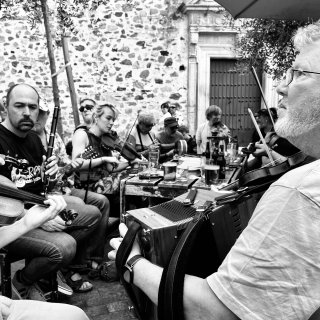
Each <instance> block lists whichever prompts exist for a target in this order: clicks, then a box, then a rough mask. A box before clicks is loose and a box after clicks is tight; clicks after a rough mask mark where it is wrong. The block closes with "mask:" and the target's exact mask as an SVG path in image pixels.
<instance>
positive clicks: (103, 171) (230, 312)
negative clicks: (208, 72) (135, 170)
mask: <svg viewBox="0 0 320 320" xmlns="http://www.w3.org/2000/svg"><path fill="white" fill-rule="evenodd" d="M295 46H296V48H297V50H299V54H298V56H297V58H296V61H295V62H294V68H291V69H289V70H288V72H287V74H286V77H285V79H284V80H283V81H282V82H281V84H280V85H279V87H278V88H277V92H278V94H279V95H280V97H281V100H280V103H279V107H278V108H277V109H275V108H271V109H269V110H268V109H262V110H260V111H258V112H257V113H256V114H255V121H256V123H257V125H258V128H257V130H258V132H255V133H254V134H253V137H252V144H251V146H250V148H249V147H248V148H247V149H251V150H249V152H250V154H251V158H250V161H248V162H247V164H246V171H251V170H253V169H258V168H261V167H264V166H266V165H271V166H272V165H273V163H272V162H273V161H272V159H274V160H285V159H287V158H290V157H292V156H294V155H295V154H297V153H299V152H300V151H301V150H302V151H303V152H304V153H305V154H306V155H308V156H310V158H309V159H312V160H314V159H316V158H318V157H319V155H320V149H319V143H318V141H319V138H320V137H319V135H320V112H319V110H320V95H319V90H318V80H319V72H320V69H319V62H320V61H319V59H320V58H319V57H320V55H319V51H320V24H319V23H315V24H313V25H311V26H309V27H306V28H304V29H300V31H299V32H298V35H297V36H296V38H295ZM4 102H5V108H3V110H2V112H1V116H2V117H3V119H2V120H3V121H2V122H1V124H0V154H2V155H4V156H3V158H1V160H0V162H1V163H0V164H1V166H0V176H1V181H2V182H1V184H4V185H8V186H10V187H13V188H15V189H17V190H21V191H23V192H27V193H28V194H33V195H37V196H41V197H43V201H44V203H45V206H43V205H34V204H33V203H29V202H28V201H23V200H21V199H20V200H17V199H12V201H14V203H15V204H16V207H15V209H13V210H15V211H16V212H17V213H18V215H17V221H16V222H15V223H12V224H10V225H8V226H4V227H1V228H0V246H1V247H4V246H5V247H6V249H7V250H8V255H9V257H10V258H11V259H12V260H15V259H25V261H26V263H25V266H24V267H23V268H22V269H21V270H18V271H17V272H16V273H15V275H14V277H13V279H12V288H13V291H14V292H15V294H16V295H17V296H19V297H20V298H21V299H22V300H20V301H18V302H14V301H12V300H10V299H8V298H6V297H3V296H2V297H0V298H1V300H0V301H1V313H2V316H3V317H4V318H5V319H6V318H8V319H20V314H19V312H22V310H23V312H24V313H25V315H24V318H23V319H41V318H46V319H87V316H86V315H85V314H84V313H83V312H82V311H81V310H80V309H79V308H76V307H73V306H68V305H63V304H51V303H48V302H46V301H47V296H46V292H45V289H48V290H52V288H50V284H51V282H50V277H52V276H54V277H56V280H57V284H58V291H59V292H60V293H61V294H64V295H72V294H73V292H77V293H83V292H88V291H90V290H92V287H93V286H92V283H91V282H90V281H87V280H84V279H83V278H82V274H83V273H87V274H88V278H89V280H90V279H94V278H98V277H100V278H102V279H105V280H107V281H113V280H117V279H118V278H117V277H115V278H112V277H111V278H110V276H109V277H108V272H110V270H108V268H115V266H114V264H112V263H108V264H106V257H105V252H104V249H105V245H106V239H107V235H108V223H109V219H110V215H112V214H113V213H112V212H110V196H111V194H113V193H114V192H115V191H116V190H117V189H118V186H119V181H120V179H121V174H122V173H123V172H125V171H126V170H127V169H128V168H132V167H135V166H137V165H139V162H141V161H145V160H147V159H148V153H149V150H150V148H152V147H153V146H158V147H159V148H160V157H159V158H160V162H165V161H169V160H171V159H172V158H173V157H174V155H175V152H176V147H175V146H176V142H177V141H180V140H185V141H186V142H187V144H188V153H191V154H198V155H201V154H202V153H203V152H205V149H206V145H207V141H208V138H209V137H211V136H212V135H215V136H220V137H223V138H225V139H226V141H229V139H230V138H231V136H230V130H229V128H228V127H227V125H226V124H224V123H222V121H221V116H222V111H221V109H220V107H219V106H214V105H213V106H210V107H209V108H208V109H207V110H206V114H205V115H206V121H205V122H204V123H203V124H201V125H200V126H199V127H198V128H197V131H196V135H195V137H192V136H191V135H190V134H189V130H188V127H187V126H186V125H185V124H184V123H183V118H182V116H181V115H180V114H179V110H177V105H175V104H173V103H170V102H165V103H163V104H162V105H161V106H159V108H161V111H162V114H163V115H162V117H161V118H160V119H155V117H154V115H153V114H151V113H148V112H144V111H140V112H139V113H138V115H137V119H136V121H135V123H134V124H133V126H132V128H131V130H130V132H129V134H128V137H127V139H126V140H125V141H121V139H120V137H119V136H118V135H117V133H116V132H115V131H113V130H112V127H113V124H114V122H115V121H116V119H117V118H118V117H119V113H118V110H117V108H116V107H115V105H114V104H112V103H97V102H96V101H95V100H94V99H91V98H90V97H85V98H83V99H82V100H81V101H80V104H79V111H80V113H81V115H82V117H83V124H81V125H80V126H78V127H77V128H76V129H75V131H74V133H73V136H72V141H70V142H69V143H68V144H67V146H65V145H64V142H63V140H62V139H61V137H59V135H58V134H57V133H55V136H54V144H53V145H52V144H50V140H52V139H50V138H51V137H50V133H49V132H50V124H48V123H47V120H48V118H49V116H50V112H49V110H48V108H47V107H46V106H45V105H44V104H43V101H42V99H41V97H40V96H39V93H38V91H37V90H36V88H34V87H32V86H31V85H29V84H18V85H13V86H12V87H10V88H9V90H8V92H7V95H6V98H5V101H4ZM48 127H49V128H48ZM50 148H52V149H53V152H52V155H50V153H48V150H50ZM48 154H49V155H50V156H49V157H47V155H48ZM301 164H302V163H301ZM318 164H319V162H318V161H311V160H309V161H308V163H307V164H305V163H303V165H301V166H299V167H298V168H296V169H294V170H291V171H289V172H288V173H286V174H285V175H284V176H282V177H281V178H280V179H279V180H277V181H276V182H274V183H273V184H272V185H271V187H270V188H269V189H268V191H267V192H266V193H265V194H264V196H263V198H262V199H261V201H260V202H259V204H258V205H257V208H256V210H255V212H254V214H253V216H252V218H251V220H250V222H249V225H248V227H247V228H246V229H245V230H244V231H243V232H242V234H241V236H240V238H239V239H238V241H237V242H236V244H235V245H234V247H233V248H232V249H231V251H230V253H229V254H228V256H227V258H226V259H225V261H224V262H223V264H222V265H221V267H220V268H219V270H218V271H217V272H215V273H213V274H212V275H211V276H209V277H208V278H207V279H200V278H197V277H194V276H188V275H187V276H186V277H185V280H184V298H183V301H184V314H185V319H238V318H240V319H250V320H251V319H308V318H309V317H310V316H311V315H312V314H313V313H314V312H315V311H316V310H317V309H318V308H319V307H320V292H319V287H320V280H319V279H320V258H319V256H320V255H319V249H320V244H319V240H318V239H319V230H320V229H319V228H320V218H319V217H320V215H319V209H320V200H319V199H320V198H319V187H318V186H319V183H318V182H317V181H318V178H319V168H318ZM21 197H23V193H22V194H21ZM21 202H22V203H23V204H22V206H21ZM0 208H1V210H2V211H3V212H5V211H7V210H8V208H9V206H8V204H6V203H4V204H2V205H0ZM10 208H11V206H10ZM39 213H41V214H39ZM126 231H127V227H126V226H125V225H124V224H120V237H119V238H114V239H112V240H111V242H110V244H111V245H112V247H113V248H114V250H113V251H111V252H110V253H109V258H110V259H111V260H114V259H115V256H116V253H117V249H118V247H119V245H120V243H121V241H122V238H123V237H124V236H125V234H126ZM208 254H210V248H208ZM128 264H129V265H130V268H128V271H127V272H126V275H125V279H126V281H128V282H129V281H131V282H133V283H134V285H136V286H137V287H139V288H140V289H141V290H143V292H145V294H146V295H147V296H148V297H149V298H150V299H151V300H152V301H153V302H154V303H155V304H157V298H158V289H159V283H160V278H161V274H162V268H160V267H159V266H156V265H154V264H152V263H151V262H149V261H148V260H147V259H146V258H145V257H143V256H142V255H141V251H140V248H139V245H138V243H135V244H134V246H133V249H132V252H131V254H130V255H129V258H128ZM111 271H112V270H111ZM113 274H114V275H115V274H116V273H113ZM133 275H134V277H133ZM106 285H107V284H106ZM31 300H32V301H31ZM35 312H36V313H37V314H35ZM44 314H45V316H44Z"/></svg>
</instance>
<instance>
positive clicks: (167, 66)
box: [0, 0, 237, 141]
mask: <svg viewBox="0 0 320 320" xmlns="http://www.w3.org/2000/svg"><path fill="white" fill-rule="evenodd" d="M51 9H53V10H55V9H56V8H54V7H52V8H51ZM20 13H21V11H20ZM229 21H230V16H229V17H228V14H227V13H226V12H225V11H224V10H223V8H221V7H220V6H219V5H218V4H217V3H215V2H214V1H212V0H202V1H199V0H189V1H186V2H185V3H183V2H181V0H145V1H133V0H110V1H109V2H108V4H107V5H100V6H99V7H98V8H97V9H96V10H95V11H84V12H80V13H79V14H78V17H77V18H75V19H74V23H75V27H76V28H75V32H74V33H73V34H71V36H70V38H69V50H70V61H71V65H72V73H73V78H74V83H75V88H76V92H77V95H78V98H83V97H85V96H88V97H93V98H95V99H96V100H97V101H98V102H101V101H105V100H109V99H112V100H113V101H116V104H117V106H118V108H119V110H120V112H121V114H120V116H119V118H118V120H117V121H116V123H115V125H114V129H115V130H117V132H118V133H119V134H120V135H122V136H125V134H126V132H127V131H128V130H129V128H130V127H131V125H132V123H133V121H134V120H135V118H136V115H137V112H138V110H141V109H144V110H146V111H148V112H150V113H153V114H154V115H155V117H156V118H159V117H160V116H161V112H160V105H161V103H163V102H165V101H167V100H170V101H171V102H172V103H177V104H178V105H179V106H180V110H179V111H180V114H181V115H182V117H183V118H184V123H187V124H188V125H189V128H190V131H191V133H194V132H195V130H196V128H197V126H198V124H199V123H201V122H203V121H204V120H205V118H204V111H205V109H206V108H207V107H208V105H209V97H208V95H209V93H208V90H209V72H210V59H211V58H212V57H219V58H221V57H223V58H235V57H236V53H235V50H234V49H235V40H236V37H237V31H236V30H235V29H234V28H233V27H231V26H230V24H229ZM54 26H55V21H53V22H52V27H53V30H52V31H53V34H55V30H54V28H55V27H54ZM60 42H61V41H60V39H59V38H56V42H55V60H56V64H57V68H58V69H59V68H60V67H63V66H64V58H63V52H62V48H61V46H59V43H60ZM0 66H1V67H0V97H2V96H4V95H5V92H6V90H7V89H8V87H10V86H11V85H12V84H14V83H22V82H27V83H30V84H31V85H35V86H36V88H38V89H39V92H40V95H41V97H42V98H44V100H45V102H46V103H48V106H49V108H50V109H51V110H52V109H53V97H52V88H51V75H50V68H49V59H48V53H47V47H46V39H45V36H44V27H43V26H42V25H41V24H40V25H37V28H35V29H31V27H30V24H29V23H28V22H27V18H26V16H23V15H21V14H19V15H17V17H16V18H12V17H11V19H1V21H0ZM58 85H59V90H60V101H61V121H62V126H63V133H64V135H63V136H64V139H65V141H67V140H68V139H69V138H70V136H71V135H72V132H73V129H74V118H73V112H72V108H71V100H70V95H69V89H68V81H67V76H66V73H65V72H61V73H60V74H59V76H58Z"/></svg>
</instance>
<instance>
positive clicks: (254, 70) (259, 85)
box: [251, 66, 274, 127]
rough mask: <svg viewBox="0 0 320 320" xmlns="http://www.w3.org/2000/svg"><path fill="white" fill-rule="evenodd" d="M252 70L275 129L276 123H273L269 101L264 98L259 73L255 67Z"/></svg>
mask: <svg viewBox="0 0 320 320" xmlns="http://www.w3.org/2000/svg"><path fill="white" fill-rule="evenodd" d="M251 70H252V73H253V76H254V78H255V80H256V82H257V84H258V87H259V89H260V92H261V96H262V100H263V102H264V104H265V106H266V108H267V110H268V113H269V116H270V119H271V122H272V126H273V127H274V121H273V117H272V114H271V112H270V108H269V107H268V104H267V101H266V98H265V96H264V93H263V90H262V87H261V84H260V81H259V78H258V75H257V72H256V69H255V68H254V66H252V67H251Z"/></svg>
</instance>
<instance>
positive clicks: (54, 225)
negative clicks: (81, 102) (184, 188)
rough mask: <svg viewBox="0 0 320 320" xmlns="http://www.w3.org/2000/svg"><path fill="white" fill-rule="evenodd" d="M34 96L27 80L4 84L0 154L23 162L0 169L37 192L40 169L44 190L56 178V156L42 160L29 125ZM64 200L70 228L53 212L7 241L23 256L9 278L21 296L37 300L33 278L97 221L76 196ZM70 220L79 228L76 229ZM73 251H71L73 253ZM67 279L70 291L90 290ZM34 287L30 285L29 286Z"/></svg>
mask: <svg viewBox="0 0 320 320" xmlns="http://www.w3.org/2000/svg"><path fill="white" fill-rule="evenodd" d="M39 99H40V98H39V94H38V92H37V91H36V89H35V88H33V87H32V86H30V85H27V84H18V85H14V86H12V87H10V89H9V90H8V92H7V103H6V105H7V112H8V116H7V118H6V120H5V121H4V122H2V123H1V124H0V153H2V154H6V155H7V154H8V155H10V156H12V157H15V158H18V159H20V160H23V162H24V163H25V164H26V166H24V167H23V168H15V167H12V166H10V165H9V166H8V165H6V166H2V167H0V174H1V175H3V176H5V177H7V178H8V179H10V180H11V181H13V182H14V183H15V185H16V186H17V187H18V188H19V189H22V190H25V191H28V192H31V193H34V194H37V195H40V194H42V193H43V191H44V182H43V179H42V176H43V175H44V174H45V176H47V177H49V179H48V181H49V186H48V190H50V188H52V187H53V186H54V184H55V183H56V181H57V180H56V176H57V171H58V166H57V159H56V156H55V155H53V156H51V157H50V158H49V159H47V160H46V156H45V155H46V152H45V150H44V148H43V145H42V143H41V140H40V139H39V137H38V136H37V134H36V133H35V132H33V131H32V130H31V129H32V127H33V126H34V123H35V122H36V120H37V118H38V113H39ZM43 168H44V170H43ZM64 199H65V201H66V202H67V209H74V210H75V211H76V212H77V213H78V216H77V218H76V219H75V220H74V222H73V228H69V229H68V227H67V226H66V225H65V222H64V221H63V220H62V218H61V217H60V216H57V217H55V218H54V219H53V220H50V221H48V222H46V223H44V224H43V225H42V226H41V228H37V229H34V230H32V231H31V232H30V233H28V234H26V235H25V236H24V237H22V238H19V239H17V240H16V241H14V242H12V243H11V244H10V245H9V246H8V249H9V253H10V252H14V255H18V256H19V257H22V258H26V261H27V263H26V265H25V267H24V268H23V269H22V270H18V271H17V273H16V274H15V276H14V278H13V283H14V286H15V287H16V288H17V289H18V291H19V292H20V293H21V294H22V295H23V296H24V297H25V298H28V297H30V294H31V293H32V292H37V293H38V298H39V299H43V296H42V295H41V291H40V290H38V288H37V281H38V280H40V279H42V278H43V277H45V276H46V275H48V274H50V273H52V272H55V271H57V270H59V269H61V267H63V266H66V265H68V264H69V263H70V262H71V260H72V259H73V258H74V255H75V249H76V243H75V240H76V241H77V243H80V242H82V241H85V239H86V238H87V237H88V236H89V235H90V234H91V232H93V231H94V230H95V229H96V227H97V225H98V223H99V222H100V220H101V213H100V211H99V209H98V208H96V207H94V206H89V205H86V204H84V202H83V201H82V200H81V199H80V198H77V197H72V196H64ZM76 225H78V226H83V227H85V228H77V229H76V228H75V226H76ZM79 254H80V253H79V252H78V251H77V257H78V255H79ZM77 257H76V258H77ZM67 280H68V284H69V286H70V287H72V289H73V290H74V291H79V292H83V291H88V290H91V289H92V284H90V283H89V282H83V280H82V279H81V277H80V275H78V274H70V276H69V277H68V279H67ZM34 288H35V289H36V290H30V289H34ZM39 293H40V294H39Z"/></svg>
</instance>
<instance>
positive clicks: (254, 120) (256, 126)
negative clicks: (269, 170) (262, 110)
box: [248, 108, 274, 162]
mask: <svg viewBox="0 0 320 320" xmlns="http://www.w3.org/2000/svg"><path fill="white" fill-rule="evenodd" d="M248 112H249V115H250V117H251V120H252V122H253V124H254V126H255V128H256V130H257V132H258V134H259V137H260V139H261V142H262V144H263V146H264V147H265V150H266V152H267V155H268V158H269V160H270V161H271V162H273V161H274V160H273V157H272V155H271V152H270V150H269V148H268V146H267V143H266V140H265V139H264V137H263V135H262V133H261V131H260V128H259V126H258V124H257V121H256V119H255V118H254V115H253V113H252V111H251V109H250V108H248Z"/></svg>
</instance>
